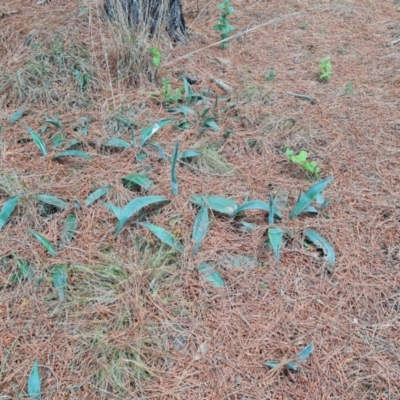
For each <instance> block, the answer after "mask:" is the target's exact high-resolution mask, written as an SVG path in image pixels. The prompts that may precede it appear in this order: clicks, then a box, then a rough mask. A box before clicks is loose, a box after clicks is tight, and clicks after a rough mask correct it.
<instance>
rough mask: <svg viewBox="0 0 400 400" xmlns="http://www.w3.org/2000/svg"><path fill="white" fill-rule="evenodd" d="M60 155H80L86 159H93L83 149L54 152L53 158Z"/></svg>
mask: <svg viewBox="0 0 400 400" xmlns="http://www.w3.org/2000/svg"><path fill="white" fill-rule="evenodd" d="M61 157H81V158H85V159H86V160H90V161H92V160H93V158H92V157H91V156H90V155H89V154H87V153H85V152H84V151H80V150H66V151H63V152H61V153H58V154H56V155H55V156H54V159H58V158H61Z"/></svg>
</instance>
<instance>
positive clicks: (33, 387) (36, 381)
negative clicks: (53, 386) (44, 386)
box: [28, 360, 41, 400]
mask: <svg viewBox="0 0 400 400" xmlns="http://www.w3.org/2000/svg"><path fill="white" fill-rule="evenodd" d="M40 381H41V378H40V372H39V362H38V360H35V362H34V363H33V368H32V372H31V374H30V375H29V378H28V395H29V396H30V397H31V398H32V399H33V400H40V390H41V389H40Z"/></svg>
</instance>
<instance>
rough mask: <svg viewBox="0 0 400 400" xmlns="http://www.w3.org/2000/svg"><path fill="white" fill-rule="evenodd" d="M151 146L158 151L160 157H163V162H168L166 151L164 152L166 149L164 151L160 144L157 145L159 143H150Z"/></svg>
mask: <svg viewBox="0 0 400 400" xmlns="http://www.w3.org/2000/svg"><path fill="white" fill-rule="evenodd" d="M149 145H150V146H153V147H154V148H155V149H157V151H158V154H159V155H160V157H161V160H163V161H165V160H166V158H165V151H164V149H163V148H162V147H161V146H160V145H159V144H157V143H149Z"/></svg>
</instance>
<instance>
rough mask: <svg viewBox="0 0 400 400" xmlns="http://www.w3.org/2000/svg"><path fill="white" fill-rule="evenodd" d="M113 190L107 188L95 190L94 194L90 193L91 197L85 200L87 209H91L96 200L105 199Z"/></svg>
mask: <svg viewBox="0 0 400 400" xmlns="http://www.w3.org/2000/svg"><path fill="white" fill-rule="evenodd" d="M110 190H111V186H106V187H102V188H99V189H97V190H95V191H94V192H92V193H90V195H89V196H88V197H87V198H86V199H85V201H84V204H85V206H86V207H89V206H90V205H91V204H93V203H94V202H95V201H96V200H98V199H100V198H101V197H103V196H104V195H105V194H107V193H108V192H109V191H110Z"/></svg>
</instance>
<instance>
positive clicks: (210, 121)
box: [202, 117, 221, 131]
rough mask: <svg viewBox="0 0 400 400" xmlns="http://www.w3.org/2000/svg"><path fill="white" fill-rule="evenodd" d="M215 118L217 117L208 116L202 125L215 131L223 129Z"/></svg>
mask: <svg viewBox="0 0 400 400" xmlns="http://www.w3.org/2000/svg"><path fill="white" fill-rule="evenodd" d="M215 118H216V117H210V118H206V119H205V120H204V121H203V123H202V126H203V127H206V128H210V129H212V130H213V131H219V130H221V128H220V127H219V126H218V125H217V123H216V122H215Z"/></svg>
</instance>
